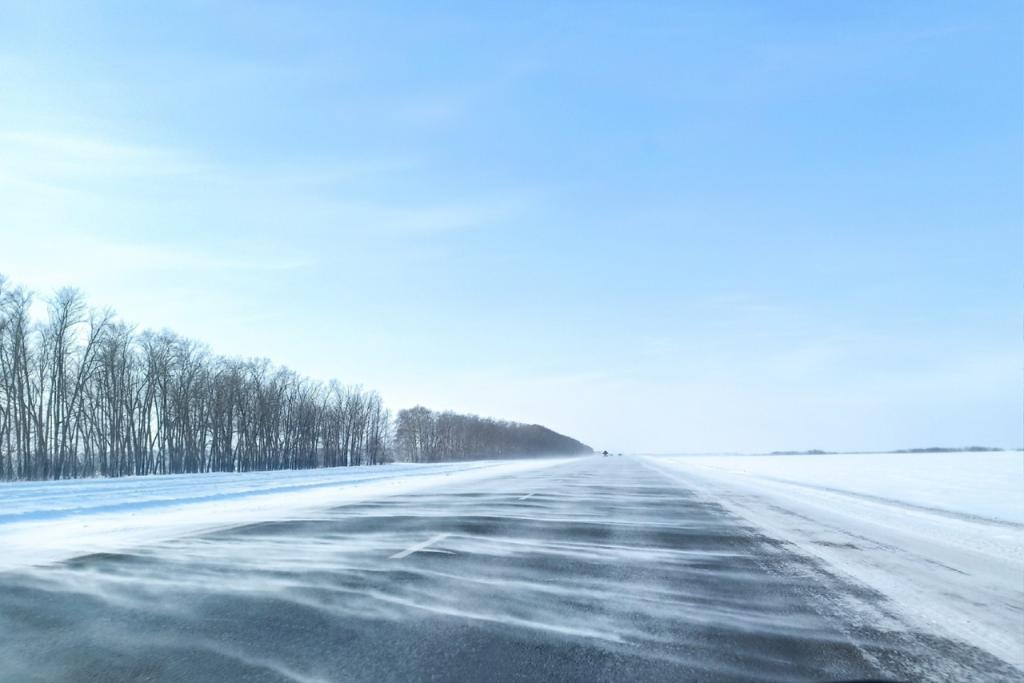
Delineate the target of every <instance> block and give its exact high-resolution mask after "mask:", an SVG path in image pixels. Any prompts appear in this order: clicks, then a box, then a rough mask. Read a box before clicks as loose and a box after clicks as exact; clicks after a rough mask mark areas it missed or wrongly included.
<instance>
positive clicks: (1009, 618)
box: [645, 452, 1024, 667]
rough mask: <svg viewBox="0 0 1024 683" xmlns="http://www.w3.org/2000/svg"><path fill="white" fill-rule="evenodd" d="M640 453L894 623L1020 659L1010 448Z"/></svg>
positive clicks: (1020, 491) (1022, 600)
mask: <svg viewBox="0 0 1024 683" xmlns="http://www.w3.org/2000/svg"><path fill="white" fill-rule="evenodd" d="M645 460H646V462H647V463H648V464H649V465H651V466H653V467H654V468H656V469H658V470H660V471H663V472H665V473H666V474H670V475H674V476H676V477H677V478H678V480H679V481H680V482H681V483H684V484H686V485H688V486H690V487H692V488H693V489H695V490H697V491H700V492H701V493H702V494H703V495H705V496H706V497H708V498H711V499H714V500H715V501H716V502H718V503H720V504H722V505H723V506H725V507H726V509H728V510H729V511H730V512H733V513H734V514H736V515H738V516H739V517H741V518H743V520H745V521H746V522H747V523H749V524H751V525H752V526H754V527H756V528H759V529H760V530H762V532H764V533H765V534H766V535H768V536H770V537H773V538H777V539H779V540H782V541H784V542H786V543H787V544H788V545H789V546H790V547H791V548H793V549H794V550H796V551H799V552H802V553H804V554H805V555H808V556H811V557H813V558H815V559H816V560H817V561H819V562H821V563H822V564H823V565H824V566H825V567H827V568H828V570H829V571H834V572H836V573H838V574H840V575H843V576H846V577H847V578H851V579H853V580H855V581H857V582H858V583H860V584H862V585H863V586H865V587H866V588H867V589H870V590H872V591H875V592H877V593H879V594H881V595H882V596H884V597H885V599H886V600H887V605H888V617H889V618H891V619H892V621H893V627H894V628H897V627H898V625H899V624H904V625H905V624H907V623H910V624H913V625H915V626H916V627H918V628H920V629H922V630H925V631H928V632H937V633H942V634H944V635H946V636H949V637H952V638H956V639H958V640H961V641H965V642H968V643H970V644H972V645H974V646H976V647H978V648H980V649H982V650H984V651H986V652H989V653H991V654H993V655H995V656H997V657H999V658H1000V659H1003V660H1004V661H1007V662H1011V663H1012V664H1014V665H1015V666H1017V667H1021V666H1024V455H1022V454H1021V453H1020V452H998V453H968V452H961V453H921V454H874V453H871V454H867V453H866V454H850V455H846V454H842V455H792V456H749V455H742V456H741V455H737V456H710V455H709V456H651V457H647V458H645ZM864 618H865V620H869V619H872V620H873V619H877V616H876V615H865V617H864Z"/></svg>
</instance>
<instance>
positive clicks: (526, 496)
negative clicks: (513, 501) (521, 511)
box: [519, 493, 533, 500]
mask: <svg viewBox="0 0 1024 683" xmlns="http://www.w3.org/2000/svg"><path fill="white" fill-rule="evenodd" d="M532 495H533V494H532V493H527V494H526V495H525V496H523V497H522V498H520V499H519V500H526V499H527V498H529V497H530V496H532Z"/></svg>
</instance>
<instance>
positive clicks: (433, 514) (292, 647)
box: [0, 457, 1014, 683]
mask: <svg viewBox="0 0 1024 683" xmlns="http://www.w3.org/2000/svg"><path fill="white" fill-rule="evenodd" d="M0 552H2V550H0ZM879 599H881V598H880V596H875V595H872V594H871V593H870V592H869V591H866V590H864V589H863V588H858V587H856V586H853V585H849V584H846V583H844V582H843V581H842V580H840V579H838V578H836V577H835V576H832V575H830V574H829V573H828V571H827V570H825V569H824V568H822V567H819V566H817V565H815V564H814V563H813V562H812V561H810V560H808V559H805V558H803V557H801V556H799V555H796V554H794V553H793V552H791V551H789V550H788V549H787V547H786V546H785V545H783V544H781V543H779V542H777V541H774V540H772V539H769V538H766V537H764V536H762V535H760V534H759V533H758V532H757V531H756V530H754V529H752V528H750V527H748V526H745V525H744V524H743V523H742V522H741V521H740V520H738V519H737V518H735V517H733V516H730V515H729V514H728V513H726V512H725V511H724V510H723V509H722V508H720V507H719V506H718V505H716V504H715V503H714V501H713V500H709V499H707V498H706V497H704V496H703V495H702V494H701V492H699V491H694V490H691V489H688V488H686V487H685V485H684V484H681V483H680V482H679V481H677V480H674V479H671V478H669V477H668V476H667V475H665V474H662V473H660V472H658V471H656V470H654V469H651V468H650V467H648V466H647V465H645V464H644V463H643V462H642V461H640V460H634V459H631V458H628V457H608V458H602V457H590V458H582V459H579V460H575V461H572V462H569V463H567V464H561V465H556V466H552V467H546V468H542V469H537V470H532V471H528V472H525V473H521V474H516V475H514V476H508V477H503V478H492V479H487V480H482V481H476V482H473V483H467V484H461V485H449V486H442V487H438V488H435V489H433V490H431V491H429V492H420V493H417V494H410V495H401V496H394V497H390V498H381V499H378V500H375V501H372V502H366V503H361V504H355V505H348V506H344V507H339V508H335V509H332V510H326V511H324V512H323V513H322V514H318V515H317V516H316V517H313V518H310V519H304V520H300V521H287V522H272V523H261V524H255V525H249V526H244V527H237V528H234V529H230V530H226V531H220V532H217V533H213V534H206V535H201V536H194V537H189V538H183V539H179V540H176V541H173V542H165V543H160V544H155V545H153V546H149V547H145V548H139V549H137V550H135V551H133V552H131V553H124V554H110V555H91V556H87V557H82V558H77V559H75V560H73V561H70V562H66V563H63V564H60V565H54V566H49V567H43V568H37V569H33V570H31V571H22V572H9V573H6V574H0V681H17V682H18V683H21V682H23V681H33V680H40V681H194V680H208V681H348V680H352V681H391V680H466V681H501V680H552V681H626V680H644V681H655V680H673V681H687V680H759V681H760V680H779V681H805V680H822V681H828V680H851V679H865V678H875V679H879V678H881V679H888V680H898V679H914V680H918V679H942V678H949V679H954V678H962V677H964V676H965V675H968V676H969V675H970V674H971V672H972V671H973V672H977V671H979V670H984V671H985V672H986V673H987V674H988V675H987V676H986V677H987V678H1000V677H1005V678H1011V677H1012V676H1013V675H1014V672H1013V671H1011V670H1007V669H1005V667H1003V668H1001V667H1002V665H1000V664H999V662H998V661H989V660H986V659H984V656H983V655H980V654H979V653H977V652H975V651H968V650H967V649H966V648H965V646H963V645H958V644H956V643H953V642H950V641H945V640H942V639H939V638H935V637H930V636H927V635H925V634H921V633H913V632H905V631H904V632H900V631H893V630H891V629H889V628H885V629H883V628H880V627H879V628H875V627H874V626H872V625H871V624H870V623H868V624H865V620H864V618H863V615H864V614H865V610H866V609H868V610H869V609H870V605H871V603H872V602H873V601H875V600H879ZM965 666H966V667H968V668H967V669H964V668H963V667H965ZM972 667H973V668H972Z"/></svg>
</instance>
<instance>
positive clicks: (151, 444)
mask: <svg viewBox="0 0 1024 683" xmlns="http://www.w3.org/2000/svg"><path fill="white" fill-rule="evenodd" d="M32 305H33V294H32V292H30V291H27V290H25V289H23V288H20V287H13V286H10V285H8V284H7V282H6V280H4V278H3V277H2V276H0V479H6V480H12V479H67V478H77V477H91V476H107V477H120V476H128V475H147V474H177V473H190V472H247V471H256V470H277V469H304V468H314V467H336V466H350V465H372V464H378V463H383V462H387V461H389V460H393V459H409V460H413V461H415V462H435V461H439V460H451V459H457V458H460V457H461V458H471V457H499V456H500V455H507V456H512V455H533V454H537V453H540V452H544V449H543V448H541V446H542V445H543V444H547V445H548V446H549V449H548V450H547V452H551V453H559V452H566V453H567V452H578V451H577V450H575V449H576V448H577V446H582V444H579V443H578V442H575V441H573V440H571V439H568V440H567V441H561V440H559V439H562V440H565V439H567V437H561V435H556V434H555V433H554V432H551V431H550V430H545V429H544V428H543V427H537V426H532V425H530V426H528V425H515V424H513V423H505V422H497V421H494V420H486V419H483V418H477V417H475V416H460V415H454V414H451V413H442V414H440V415H436V420H435V422H437V424H438V425H440V426H439V427H438V428H437V429H435V431H434V432H432V433H430V434H429V435H428V434H427V431H422V430H420V428H419V426H417V428H416V431H415V432H414V434H415V437H414V438H413V440H412V441H409V440H408V439H409V437H408V436H406V434H407V433H408V431H409V425H410V424H412V423H410V422H409V421H408V419H407V418H403V415H407V414H408V415H410V416H416V415H420V413H421V412H422V411H424V410H425V409H422V408H416V409H412V411H402V412H401V413H399V417H398V420H397V421H394V420H392V418H391V415H390V413H389V411H388V410H387V409H386V408H385V407H384V404H383V401H382V400H381V397H380V396H379V395H378V394H377V393H376V392H374V391H367V390H364V389H362V388H361V387H358V386H345V385H342V384H340V383H338V382H336V381H331V382H327V383H324V382H319V381H315V380H312V379H309V378H306V377H302V376H300V375H298V374H296V373H295V372H292V371H291V370H289V369H287V368H284V367H278V366H275V365H273V364H271V363H270V362H269V361H267V360H262V359H252V360H243V359H238V358H228V357H224V356H219V355H216V354H214V353H212V352H210V350H209V349H207V348H206V347H205V346H204V345H202V344H199V343H197V342H195V341H193V340H190V339H186V338H184V337H181V336H178V335H176V334H174V333H172V332H168V331H162V332H152V331H143V332H138V331H137V330H136V329H135V328H133V327H132V326H130V325H127V324H125V323H123V322H121V321H119V320H117V319H116V318H115V316H114V315H113V313H112V312H110V311H109V310H97V309H94V308H89V307H88V306H87V305H86V303H85V301H84V299H83V297H82V295H81V294H80V293H79V292H78V291H77V290H75V289H61V290H60V291H58V292H57V293H56V294H55V295H54V296H53V297H51V298H50V299H48V301H47V315H46V317H45V319H44V320H42V321H35V320H33V318H32V315H31V309H32ZM427 413H429V414H430V415H432V416H433V415H435V414H434V413H430V411H427ZM551 435H554V436H555V437H559V439H554V438H552V436H551ZM421 437H422V438H423V439H425V440H423V441H420V439H421ZM569 442H571V444H570V443H569ZM410 443H412V444H415V445H416V446H415V448H414V449H412V450H409V449H408V448H407V444H410ZM573 444H575V445H573ZM551 446H554V447H551ZM570 446H571V449H572V450H565V449H566V448H570ZM538 449H539V450H538ZM588 450H589V449H588Z"/></svg>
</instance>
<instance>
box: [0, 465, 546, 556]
mask: <svg viewBox="0 0 1024 683" xmlns="http://www.w3.org/2000/svg"><path fill="white" fill-rule="evenodd" d="M561 462H565V459H557V458H551V459H532V460H507V461H480V462H462V463H443V464H422V465H421V464H416V465H414V464H392V465H381V466H375V467H339V468H331V469H316V470H288V471H275V472H250V473H242V474H239V473H224V474H182V475H168V476H152V477H125V478H121V479H78V480H70V481H50V482H15V483H2V484H0V570H3V569H13V568H17V567H25V566H30V565H36V564H43V563H47V562H54V561H58V560H62V559H67V558H69V557H74V556H76V555H83V554H88V553H96V552H108V551H113V550H117V549H121V548H127V547H131V546H134V545H139V544H145V543H152V542H155V541H160V540H164V539H168V538H173V537H176V536H180V535H183V534H187V533H194V532H198V531H207V530H211V529H217V528H223V527H229V526H236V525H239V524H246V523H251V522H259V521H264V520H281V519H287V518H289V517H292V516H296V515H301V514H302V513H303V512H305V511H309V510H312V509H317V508H325V507H330V506H334V505H342V504H345V503H350V502H353V501H358V500H365V499H368V498H372V497H377V496H386V495H393V494H399V493H408V492H411V491H415V490H419V489H423V488H428V487H431V486H436V485H438V484H447V483H452V482H462V481H469V480H472V479H474V478H479V477H490V476H498V475H501V474H507V473H514V472H521V471H525V470H529V469H535V468H539V467H548V466H551V465H555V464H558V463H561Z"/></svg>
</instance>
